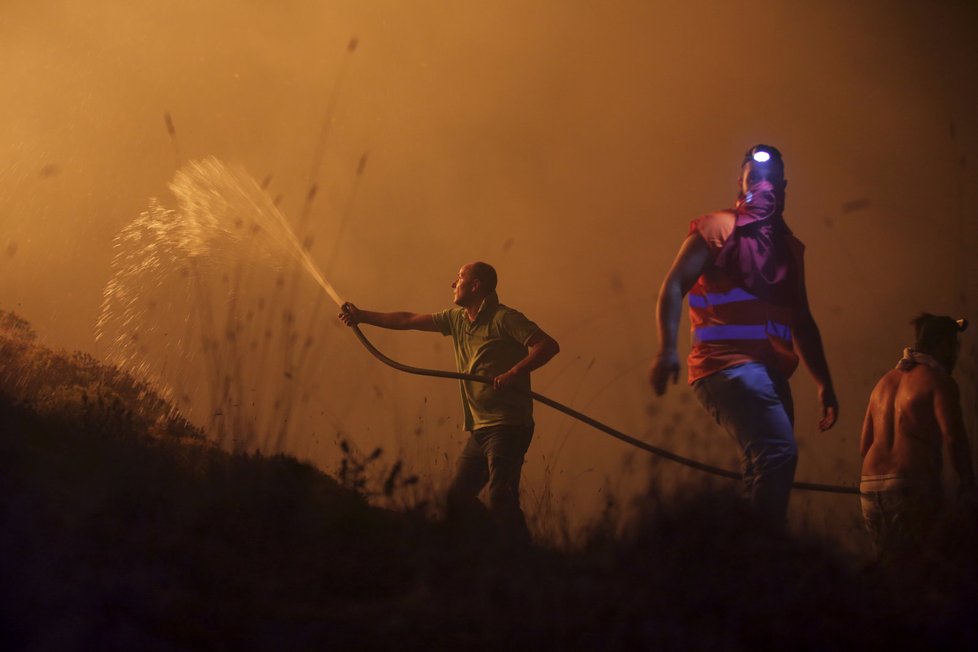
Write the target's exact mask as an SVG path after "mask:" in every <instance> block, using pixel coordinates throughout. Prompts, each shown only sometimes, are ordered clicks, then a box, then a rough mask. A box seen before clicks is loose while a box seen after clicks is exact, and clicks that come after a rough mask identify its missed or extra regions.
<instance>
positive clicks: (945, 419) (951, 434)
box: [934, 378, 975, 492]
mask: <svg viewBox="0 0 978 652" xmlns="http://www.w3.org/2000/svg"><path fill="white" fill-rule="evenodd" d="M934 416H935V417H936V419H937V425H938V427H939V428H940V429H941V438H942V439H943V440H944V444H945V445H946V446H947V449H948V452H949V453H950V456H951V464H952V465H953V466H954V471H955V473H957V475H958V482H959V483H960V484H959V487H960V491H962V492H963V491H968V490H973V489H974V488H975V475H974V470H973V468H972V465H971V450H970V448H969V446H968V435H967V434H966V433H965V430H964V418H963V417H962V415H961V398H960V393H959V391H958V385H957V383H955V382H954V379H953V378H945V379H943V380H942V382H940V383H939V384H938V386H937V387H936V389H935V390H934Z"/></svg>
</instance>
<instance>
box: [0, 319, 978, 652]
mask: <svg viewBox="0 0 978 652" xmlns="http://www.w3.org/2000/svg"><path fill="white" fill-rule="evenodd" d="M2 323H6V322H2ZM12 323H20V322H12ZM25 328H26V331H25ZM17 330H18V333H23V332H29V327H24V326H23V325H20V326H18V329H17ZM0 351H2V353H3V360H4V367H3V370H2V372H0V376H2V377H0V426H2V433H0V648H2V649H57V650H75V649H79V650H80V649H86V650H87V649H93V650H94V649H99V650H104V649H127V650H130V649H131V650H137V649H138V650H176V649H181V650H185V649H207V650H212V649H231V650H249V649H256V650H284V649H385V650H391V649H413V648H422V647H427V648H430V649H445V650H450V649H490V648H492V649H497V648H499V647H504V646H505V647H506V648H510V649H600V650H636V649H656V650H671V649H682V650H699V649H723V650H759V649H780V648H787V649H792V650H809V649H811V650H816V649H817V650H826V649H856V648H859V649H879V650H882V649H892V648H897V649H914V648H918V649H924V648H925V646H926V649H931V648H934V647H940V648H942V649H973V648H974V646H975V644H976V643H978V636H976V625H975V616H976V613H975V612H976V608H975V605H976V604H978V596H976V592H978V590H976V587H978V582H975V579H976V578H978V574H976V572H975V564H974V559H975V547H974V544H975V539H974V538H973V536H972V535H968V534H967V528H964V527H958V528H956V529H955V530H954V532H953V533H948V534H947V537H946V538H947V540H948V542H949V543H950V545H953V546H956V547H957V548H958V550H959V554H958V555H957V557H956V558H951V557H942V558H940V559H938V560H931V562H930V563H929V565H927V566H926V567H923V566H921V567H915V568H903V569H899V571H894V570H892V569H890V570H887V569H878V568H863V569H860V568H857V567H855V565H854V564H853V562H852V561H851V560H848V559H846V558H844V557H842V556H841V555H840V554H839V553H837V552H836V551H835V550H834V549H833V548H832V546H831V545H830V544H828V543H826V542H822V541H818V540H805V539H800V538H798V537H795V536H790V535H788V534H784V533H772V532H766V531H764V530H763V529H761V528H759V527H757V526H755V525H754V524H753V523H752V522H751V519H750V515H749V514H747V513H745V512H744V510H743V505H742V504H741V502H740V501H739V500H738V499H737V497H736V496H735V495H733V493H731V492H730V491H718V490H715V489H710V488H707V487H702V486H701V487H690V488H689V490H688V491H687V492H685V493H682V492H676V493H675V494H674V495H672V494H671V495H670V497H669V499H668V500H667V499H665V498H664V497H663V495H662V493H661V492H660V491H659V490H658V488H657V487H656V486H654V485H652V486H650V487H649V491H648V495H647V496H646V497H645V499H644V500H643V502H642V509H641V510H639V517H638V518H637V519H636V520H634V521H633V522H631V523H630V524H629V525H628V527H626V528H625V529H624V530H620V529H618V528H616V527H615V526H614V523H617V521H618V519H617V518H616V515H615V514H614V512H615V510H617V509H619V508H620V506H618V505H616V504H614V501H609V504H608V508H607V509H608V513H607V518H606V519H604V520H603V521H599V522H598V523H596V524H595V527H594V529H593V531H592V532H591V536H590V537H589V538H588V539H587V541H586V542H585V543H584V544H583V545H582V546H581V547H580V548H578V549H575V550H564V551H560V550H551V549H544V548H541V547H529V548H512V547H509V546H507V545H506V544H505V543H503V542H499V541H496V540H495V539H494V538H493V537H492V535H491V532H487V531H485V530H482V531H480V530H462V529H458V528H456V527H452V526H449V525H448V524H442V523H438V522H432V521H430V520H427V519H425V518H423V517H422V516H420V514H419V513H418V512H410V513H397V512H393V511H389V510H381V509H377V508H374V507H371V506H370V505H369V504H368V503H367V501H366V497H365V495H364V494H368V493H371V492H380V493H381V494H384V493H386V492H387V491H388V489H389V490H390V492H392V493H393V492H396V491H397V490H398V487H399V486H402V485H399V484H398V483H399V482H401V480H399V477H400V476H399V474H400V471H399V470H395V469H397V468H398V467H397V465H396V463H395V464H394V465H392V466H390V467H384V472H383V473H380V474H379V475H378V478H379V480H380V483H379V484H378V485H377V487H373V486H372V485H371V484H370V483H369V482H368V481H366V480H364V478H365V477H366V475H365V474H366V471H367V470H368V469H369V467H370V465H371V464H376V463H379V462H378V460H379V458H380V457H381V454H380V453H371V454H368V455H363V454H361V453H359V452H357V451H356V450H355V449H353V448H352V447H350V446H349V445H348V451H347V453H348V457H349V459H348V460H347V476H346V477H345V478H344V479H343V482H342V483H341V482H338V481H337V480H334V479H333V478H331V477H329V476H327V475H325V474H323V473H321V472H320V471H318V470H317V469H315V468H313V467H312V466H309V465H307V464H303V463H300V462H298V461H296V460H295V459H293V458H291V457H287V456H284V455H276V456H272V457H265V456H262V455H260V454H255V455H247V454H230V453H227V452H224V451H221V450H219V449H217V448H215V447H213V446H210V445H208V444H207V443H206V442H205V441H204V440H203V439H201V438H200V437H199V434H198V433H196V432H195V431H194V430H193V429H192V428H190V427H189V426H188V425H186V424H182V423H181V421H180V418H179V416H178V415H176V414H175V413H173V411H172V410H170V408H169V406H167V405H166V404H165V403H164V402H162V401H161V400H160V399H159V398H158V397H155V396H154V395H153V394H152V392H151V391H150V389H149V388H147V387H145V386H144V385H139V384H138V383H133V382H132V381H131V380H129V379H127V378H126V377H125V376H124V375H122V374H118V373H116V372H115V371H113V370H112V369H110V368H106V367H104V366H101V365H99V364H98V363H97V362H95V361H94V360H91V359H90V358H88V357H87V356H82V355H69V354H63V353H56V352H52V351H50V350H47V349H45V348H43V347H40V346H38V345H37V344H36V343H35V342H33V341H32V340H31V339H30V338H25V337H21V336H20V335H19V334H17V333H14V334H11V333H10V331H9V330H4V331H2V332H0ZM344 485H345V486H344ZM969 546H970V548H969Z"/></svg>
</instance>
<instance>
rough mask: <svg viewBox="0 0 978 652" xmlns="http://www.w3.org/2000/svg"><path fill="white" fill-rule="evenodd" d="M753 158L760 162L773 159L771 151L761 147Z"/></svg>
mask: <svg viewBox="0 0 978 652" xmlns="http://www.w3.org/2000/svg"><path fill="white" fill-rule="evenodd" d="M751 158H753V159H754V160H755V161H757V162H758V163H767V162H768V161H770V160H771V153H770V152H765V151H764V150H763V149H760V150H757V151H756V152H754V154H753V155H752V157H751Z"/></svg>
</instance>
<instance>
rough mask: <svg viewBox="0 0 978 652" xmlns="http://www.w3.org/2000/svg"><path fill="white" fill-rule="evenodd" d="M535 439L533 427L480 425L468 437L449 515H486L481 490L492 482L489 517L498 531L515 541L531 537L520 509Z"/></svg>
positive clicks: (450, 495) (456, 517)
mask: <svg viewBox="0 0 978 652" xmlns="http://www.w3.org/2000/svg"><path fill="white" fill-rule="evenodd" d="M532 438H533V426H528V427H527V426H494V427H490V428H478V429H476V430H473V431H472V433H471V435H470V436H469V440H468V442H466V444H465V448H464V449H463V450H462V454H461V456H460V457H459V460H458V469H457V470H456V472H455V478H454V479H453V480H452V484H451V486H450V487H449V489H448V514H449V518H452V519H454V520H459V519H469V518H471V517H473V516H475V517H477V518H478V517H479V516H480V515H483V514H485V512H486V507H485V506H484V505H483V504H482V503H481V502H480V501H479V492H480V491H482V488H483V487H485V486H486V484H487V483H488V484H489V510H488V513H489V516H490V517H491V518H492V520H493V521H494V522H495V525H496V527H497V528H498V531H499V533H500V534H501V535H502V536H503V537H505V538H506V539H509V540H511V541H515V542H521V543H522V542H527V541H529V539H530V533H529V530H527V527H526V519H525V518H524V517H523V510H521V509H520V472H521V470H522V468H523V458H524V456H525V455H526V451H527V449H528V448H529V447H530V440H531V439H532Z"/></svg>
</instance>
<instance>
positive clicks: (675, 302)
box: [649, 233, 710, 396]
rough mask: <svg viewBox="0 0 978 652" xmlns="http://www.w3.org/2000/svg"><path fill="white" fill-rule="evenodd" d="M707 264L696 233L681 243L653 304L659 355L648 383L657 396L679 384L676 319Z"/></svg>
mask: <svg viewBox="0 0 978 652" xmlns="http://www.w3.org/2000/svg"><path fill="white" fill-rule="evenodd" d="M709 262H710V248H709V247H708V246H707V244H706V240H704V239H703V237H702V236H701V235H700V234H699V233H693V234H690V236H689V237H687V238H686V240H684V241H683V244H682V246H681V247H680V248H679V253H678V254H677V255H676V260H674V261H673V263H672V267H671V268H670V269H669V272H668V273H667V274H666V278H665V279H664V280H663V281H662V288H661V289H660V290H659V301H658V303H657V304H656V309H655V319H656V323H657V324H658V327H659V353H658V354H657V355H656V356H655V358H654V359H653V360H652V366H651V367H650V368H649V382H650V383H651V384H652V389H653V390H654V391H655V393H656V395H657V396H662V395H663V394H665V393H666V387H667V386H668V383H669V380H670V379H671V380H672V383H673V384H676V383H677V382H678V381H679V354H678V353H677V352H676V339H677V336H678V331H679V316H680V313H682V309H683V297H685V296H686V294H687V293H688V292H689V290H690V288H692V287H693V284H694V283H696V279H698V278H699V277H700V276H702V274H703V272H704V271H705V270H706V266H707V264H709Z"/></svg>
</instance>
